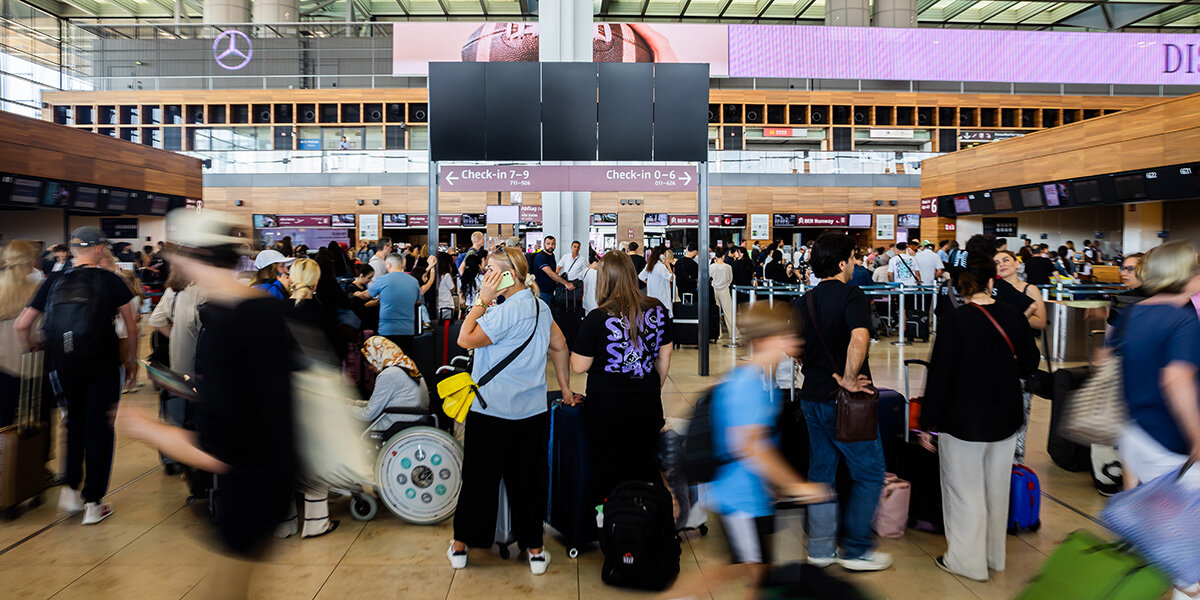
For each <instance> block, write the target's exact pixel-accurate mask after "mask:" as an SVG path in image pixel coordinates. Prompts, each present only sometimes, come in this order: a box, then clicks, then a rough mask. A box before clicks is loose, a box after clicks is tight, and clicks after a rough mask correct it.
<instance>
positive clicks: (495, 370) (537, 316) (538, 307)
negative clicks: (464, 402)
mask: <svg viewBox="0 0 1200 600" xmlns="http://www.w3.org/2000/svg"><path fill="white" fill-rule="evenodd" d="M533 306H534V307H535V312H534V313H533V330H532V331H530V332H529V337H528V338H525V342H524V343H522V344H521V345H520V346H518V347H517V349H516V350H513V351H512V352H509V353H508V356H505V357H504V360H502V361H500V362H498V363H496V366H494V367H492V368H491V369H489V370H488V372H487V373H485V374H484V375H483V377H481V378H480V379H479V381H478V382H477V383H476V385H478V386H479V387H483V386H485V385H487V384H488V382H489V381H491V380H492V379H494V378H495V377H496V376H497V375H499V374H500V371H503V370H504V368H505V367H507V366H508V365H510V364H512V361H514V360H517V357H518V356H520V355H521V353H522V352H524V351H525V348H526V347H528V346H529V342H532V341H533V336H535V335H537V328H538V321H540V320H541V319H542V303H541V302H539V301H538V299H537V298H534V299H533Z"/></svg>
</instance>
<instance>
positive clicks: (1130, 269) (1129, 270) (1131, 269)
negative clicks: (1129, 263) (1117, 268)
mask: <svg viewBox="0 0 1200 600" xmlns="http://www.w3.org/2000/svg"><path fill="white" fill-rule="evenodd" d="M1136 270H1137V267H1126V266H1124V265H1122V266H1121V272H1122V273H1132V272H1134V271H1136Z"/></svg>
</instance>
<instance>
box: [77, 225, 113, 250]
mask: <svg viewBox="0 0 1200 600" xmlns="http://www.w3.org/2000/svg"><path fill="white" fill-rule="evenodd" d="M105 244H108V238H106V237H104V232H103V231H100V230H99V229H98V228H96V227H92V226H90V225H85V226H83V227H80V228H79V229H76V230H75V231H74V232H72V233H71V247H72V248H91V247H93V246H103V245H105Z"/></svg>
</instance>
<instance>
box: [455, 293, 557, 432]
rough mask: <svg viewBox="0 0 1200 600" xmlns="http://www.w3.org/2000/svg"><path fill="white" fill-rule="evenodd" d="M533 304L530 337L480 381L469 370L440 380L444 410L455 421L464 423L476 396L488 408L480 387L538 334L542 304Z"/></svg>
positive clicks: (497, 373) (535, 300)
mask: <svg viewBox="0 0 1200 600" xmlns="http://www.w3.org/2000/svg"><path fill="white" fill-rule="evenodd" d="M533 304H534V307H535V312H534V317H533V330H532V331H530V332H529V337H527V338H525V341H524V342H523V343H522V344H521V345H520V346H517V348H516V349H515V350H513V351H512V352H509V353H508V356H505V357H504V360H501V361H500V362H498V363H496V366H494V367H492V368H491V369H489V370H488V372H487V373H484V375H483V377H481V378H479V381H478V382H476V381H475V380H474V379H473V378H472V377H471V373H470V372H469V371H461V372H458V373H455V374H453V375H451V376H449V377H447V378H445V379H443V380H441V381H439V382H438V384H437V393H438V396H441V398H442V412H445V413H446V415H447V416H449V417H450V418H452V419H454V420H455V421H458V422H459V423H462V422H463V421H464V420H466V418H467V413H468V412H470V411H471V404H473V403H474V402H475V399H476V398H478V399H479V403H480V404H482V405H483V407H484V408H487V401H486V400H484V399H483V394H481V393H480V391H479V388H482V387H483V386H485V385H487V384H488V383H489V382H490V381H491V380H492V379H495V377H496V376H497V375H499V374H500V371H503V370H504V368H505V367H507V366H508V365H510V364H512V362H513V361H514V360H516V359H517V357H518V356H520V355H521V353H522V352H524V351H525V348H526V347H528V346H529V343H530V342H532V341H533V336H535V335H537V328H538V321H539V320H541V318H542V304H541V302H538V301H537V298H534V303H533Z"/></svg>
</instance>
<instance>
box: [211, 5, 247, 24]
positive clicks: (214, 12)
mask: <svg viewBox="0 0 1200 600" xmlns="http://www.w3.org/2000/svg"><path fill="white" fill-rule="evenodd" d="M204 22H205V23H249V22H250V0H206V1H205V2H204Z"/></svg>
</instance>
